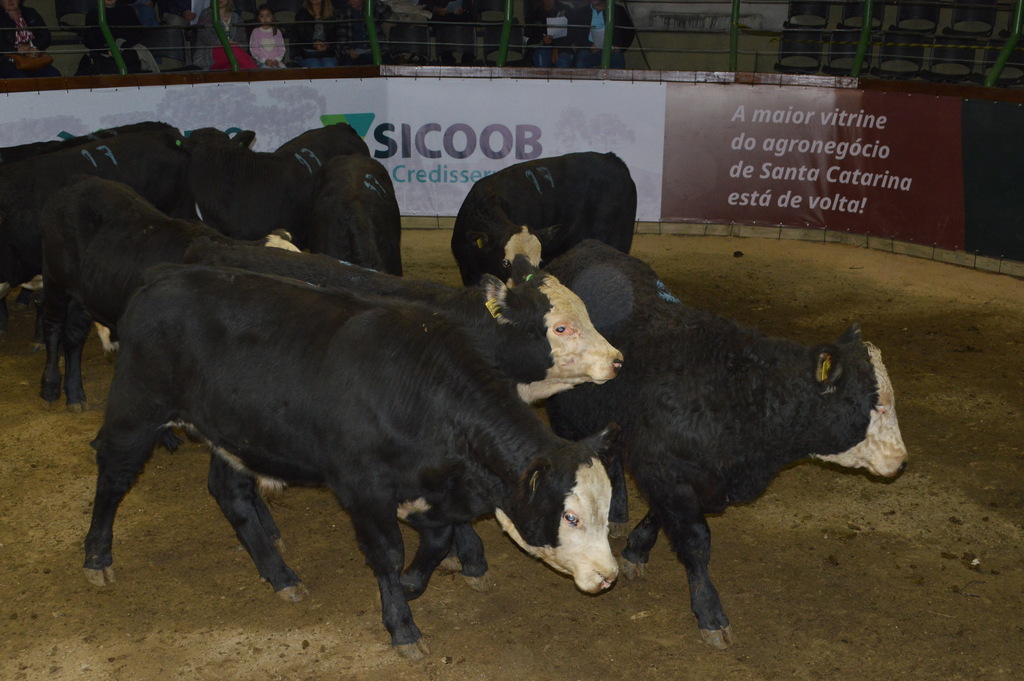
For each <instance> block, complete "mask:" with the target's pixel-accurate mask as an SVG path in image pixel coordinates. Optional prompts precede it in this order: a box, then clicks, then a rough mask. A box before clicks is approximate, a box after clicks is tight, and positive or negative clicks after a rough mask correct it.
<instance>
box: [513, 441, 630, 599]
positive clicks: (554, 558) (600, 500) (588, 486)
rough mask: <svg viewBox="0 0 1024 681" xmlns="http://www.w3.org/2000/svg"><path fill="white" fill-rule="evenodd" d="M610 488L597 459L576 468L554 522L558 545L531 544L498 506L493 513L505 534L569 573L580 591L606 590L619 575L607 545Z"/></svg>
mask: <svg viewBox="0 0 1024 681" xmlns="http://www.w3.org/2000/svg"><path fill="white" fill-rule="evenodd" d="M611 499H612V487H611V482H609V480H608V474H607V473H606V472H605V470H604V466H602V465H601V462H600V461H598V460H597V459H592V460H591V465H589V466H588V465H583V466H580V467H579V469H578V470H577V471H576V486H575V487H573V488H572V491H571V492H569V494H568V495H566V497H565V508H564V509H563V510H562V519H561V522H560V523H559V525H558V546H555V547H552V546H531V545H530V544H527V543H526V541H525V540H524V539H523V537H522V535H520V534H519V530H518V529H516V526H515V525H514V524H513V523H512V521H511V520H510V519H509V517H508V516H507V515H505V513H504V512H503V511H502V510H501V509H500V508H499V509H495V512H494V515H495V517H496V518H497V519H498V522H499V523H500V524H501V528H502V529H503V530H505V532H506V533H507V534H508V536H509V537H511V538H512V540H513V541H514V542H515V543H516V544H518V545H519V546H520V547H521V548H522V549H523V550H524V551H526V552H527V553H529V554H530V555H531V556H534V557H536V558H540V559H541V560H543V561H544V562H545V563H547V564H548V565H550V566H551V567H553V568H555V569H556V570H558V571H559V572H563V573H565V574H569V575H572V578H573V581H574V582H576V586H577V588H579V589H580V591H585V592H587V593H596V592H598V591H601V590H603V589H607V588H609V587H610V586H611V585H612V582H614V581H615V579H616V577H618V576H619V565H618V563H617V562H616V561H615V556H614V555H612V549H611V546H609V544H608V508H609V506H610V505H611Z"/></svg>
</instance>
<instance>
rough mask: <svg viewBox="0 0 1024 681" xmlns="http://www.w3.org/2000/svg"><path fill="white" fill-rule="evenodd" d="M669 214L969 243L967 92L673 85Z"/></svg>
mask: <svg viewBox="0 0 1024 681" xmlns="http://www.w3.org/2000/svg"><path fill="white" fill-rule="evenodd" d="M665 147H666V148H665V168H664V185H663V186H664V189H663V194H662V218H663V219H664V220H667V221H672V220H678V221H684V222H693V221H697V222H714V223H719V222H721V223H732V222H736V223H741V224H771V225H783V226H788V227H804V228H808V227H809V228H827V229H832V230H837V231H850V232H856V233H859V234H870V235H873V236H880V237H885V238H892V239H899V240H901V241H912V242H915V243H919V244H934V245H936V246H938V247H940V248H948V249H962V248H963V247H964V202H963V177H962V159H961V156H962V154H961V137H960V100H959V99H958V98H953V97H934V96H923V95H906V94H888V93H882V92H861V91H859V90H834V89H829V88H811V87H778V88H771V87H766V86H763V85H762V86H759V87H756V88H755V87H750V88H746V87H742V86H739V85H735V84H731V85H687V84H670V85H669V90H668V101H667V111H666V116H665Z"/></svg>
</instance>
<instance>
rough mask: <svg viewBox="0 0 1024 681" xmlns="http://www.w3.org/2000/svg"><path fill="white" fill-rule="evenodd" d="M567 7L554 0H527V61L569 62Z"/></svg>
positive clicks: (542, 64) (565, 64)
mask: <svg viewBox="0 0 1024 681" xmlns="http://www.w3.org/2000/svg"><path fill="white" fill-rule="evenodd" d="M567 11H568V8H567V7H566V6H565V5H563V4H561V3H559V2H558V1H557V0H527V3H526V29H525V30H524V31H523V32H524V34H525V35H526V47H527V48H528V50H529V56H530V63H531V64H533V65H534V66H536V67H539V68H551V67H553V66H555V67H558V68H562V69H564V68H568V67H570V66H572V61H573V54H572V46H571V45H570V43H569V38H568V33H569V31H568V26H569V19H568V17H567V16H566V14H567Z"/></svg>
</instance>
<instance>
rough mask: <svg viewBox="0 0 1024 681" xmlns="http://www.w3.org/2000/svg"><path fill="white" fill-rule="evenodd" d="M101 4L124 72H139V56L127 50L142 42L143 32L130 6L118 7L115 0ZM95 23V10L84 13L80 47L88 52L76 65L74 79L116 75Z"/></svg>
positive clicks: (105, 42) (101, 34)
mask: <svg viewBox="0 0 1024 681" xmlns="http://www.w3.org/2000/svg"><path fill="white" fill-rule="evenodd" d="M103 5H104V7H105V9H106V11H105V14H106V16H107V26H108V27H109V28H110V34H111V35H112V36H113V38H114V41H115V42H116V43H117V47H118V49H119V51H120V52H121V59H122V60H124V65H125V68H126V69H127V70H128V73H139V72H140V71H141V70H142V62H140V61H139V55H138V53H137V52H135V50H132V49H128V48H130V47H133V46H135V45H137V44H138V43H139V41H140V40H142V36H143V35H144V33H143V31H144V30H145V29H143V28H142V24H141V23H140V22H139V17H138V15H137V14H135V8H134V7H132V6H131V5H130V4H118V1H117V0H103ZM99 24H100V13H99V10H97V9H95V8H93V9H91V10H89V11H88V12H86V14H85V26H86V29H85V33H83V34H82V44H83V45H85V46H86V47H88V48H89V52H88V54H85V55H83V56H82V59H81V61H79V62H78V71H77V72H75V75H76V76H95V75H99V74H114V73H120V69H118V66H117V60H115V59H114V55H113V54H112V53H111V51H110V46H109V45H108V44H107V39H106V37H105V36H104V35H103V30H102V29H101V28H100V25H99Z"/></svg>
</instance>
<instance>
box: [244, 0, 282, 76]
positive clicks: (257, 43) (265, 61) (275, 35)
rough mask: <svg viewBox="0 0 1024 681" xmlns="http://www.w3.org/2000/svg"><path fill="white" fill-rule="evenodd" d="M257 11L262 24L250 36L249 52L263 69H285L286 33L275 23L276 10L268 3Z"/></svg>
mask: <svg viewBox="0 0 1024 681" xmlns="http://www.w3.org/2000/svg"><path fill="white" fill-rule="evenodd" d="M257 11H258V16H259V20H260V25H259V26H257V27H256V28H254V29H253V30H252V34H250V36H249V52H250V53H251V54H252V56H253V58H254V59H255V60H256V62H257V63H258V64H259V65H260V68H261V69H283V68H285V66H284V35H283V34H282V33H281V31H280V29H278V28H277V26H275V25H274V11H273V10H272V9H270V5H267V4H263V5H260V6H259V9H258V10H257Z"/></svg>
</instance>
